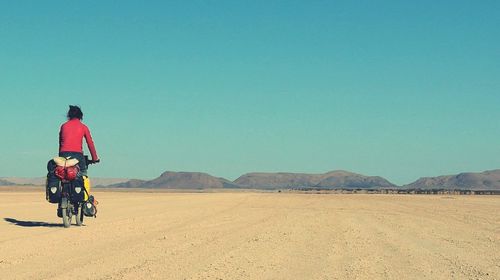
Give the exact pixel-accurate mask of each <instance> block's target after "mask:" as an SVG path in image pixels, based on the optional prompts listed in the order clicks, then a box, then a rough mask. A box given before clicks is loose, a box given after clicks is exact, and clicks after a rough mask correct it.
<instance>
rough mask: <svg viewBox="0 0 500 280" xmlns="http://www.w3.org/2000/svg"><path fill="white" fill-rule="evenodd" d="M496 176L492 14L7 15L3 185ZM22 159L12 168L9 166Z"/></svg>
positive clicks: (295, 4)
mask: <svg viewBox="0 0 500 280" xmlns="http://www.w3.org/2000/svg"><path fill="white" fill-rule="evenodd" d="M68 104H78V105H80V106H81V107H82V109H83V111H84V114H85V118H84V121H85V123H87V124H88V126H89V127H90V129H91V131H92V133H93V136H94V140H95V142H96V146H97V149H98V153H99V154H100V157H101V158H102V160H103V162H102V164H101V165H99V166H96V167H95V168H92V170H91V171H90V174H92V175H93V176H98V177H129V178H130V177H131V178H145V179H148V178H153V177H156V176H158V175H159V174H160V173H161V172H163V171H165V170H172V171H202V172H208V173H210V174H212V175H216V176H221V177H226V178H228V179H235V178H236V177H237V176H239V175H241V174H242V173H245V172H252V171H270V172H271V171H272V172H274V171H290V172H311V173H323V172H326V171H330V170H335V169H345V170H350V171H354V172H358V173H363V174H367V175H381V176H384V177H386V178H387V179H389V180H390V181H392V182H394V183H398V184H404V183H409V182H411V181H413V180H415V179H417V178H418V177H421V176H434V175H441V174H451V173H458V172H462V171H483V170H488V169H497V168H500V145H499V139H500V110H499V109H500V2H499V1H176V2H174V1H0V128H1V136H0V141H1V142H0V144H1V145H0V176H22V177H33V176H44V175H45V163H46V161H47V160H48V159H49V158H50V157H52V156H53V155H55V154H56V153H57V148H58V146H57V145H58V130H59V126H60V124H61V123H62V122H64V121H65V113H66V111H67V105H68ZM13 159H15V160H13Z"/></svg>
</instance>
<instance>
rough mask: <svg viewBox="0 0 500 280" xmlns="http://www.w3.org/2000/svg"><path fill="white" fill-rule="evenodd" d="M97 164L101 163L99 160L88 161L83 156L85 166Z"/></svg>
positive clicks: (86, 157) (87, 158)
mask: <svg viewBox="0 0 500 280" xmlns="http://www.w3.org/2000/svg"><path fill="white" fill-rule="evenodd" d="M99 162H101V160H100V159H98V160H91V159H89V157H88V156H85V164H87V166H89V165H91V164H96V163H99Z"/></svg>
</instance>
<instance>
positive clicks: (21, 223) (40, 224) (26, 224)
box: [4, 218, 63, 227]
mask: <svg viewBox="0 0 500 280" xmlns="http://www.w3.org/2000/svg"><path fill="white" fill-rule="evenodd" d="M4 221H6V222H8V223H11V224H14V225H16V226H20V227H63V225H62V224H55V223H46V222H34V221H20V220H16V219H14V218H4Z"/></svg>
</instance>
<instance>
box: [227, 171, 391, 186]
mask: <svg viewBox="0 0 500 280" xmlns="http://www.w3.org/2000/svg"><path fill="white" fill-rule="evenodd" d="M234 183H236V184H237V185H239V186H241V187H247V188H264V189H277V188H321V189H373V188H396V187H397V186H396V185H394V184H392V183H390V182H389V181H387V180H386V179H384V178H382V177H378V176H365V175H360V174H356V173H352V172H348V171H343V170H337V171H331V172H328V173H324V174H305V173H248V174H245V175H243V176H241V177H239V178H238V179H236V180H235V181H234Z"/></svg>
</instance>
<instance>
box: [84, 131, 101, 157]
mask: <svg viewBox="0 0 500 280" xmlns="http://www.w3.org/2000/svg"><path fill="white" fill-rule="evenodd" d="M84 136H85V141H87V147H89V151H90V155H91V156H92V160H99V157H98V156H97V152H96V150H95V146H94V141H93V140H92V135H90V130H89V128H88V127H86V126H85V135H84Z"/></svg>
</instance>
